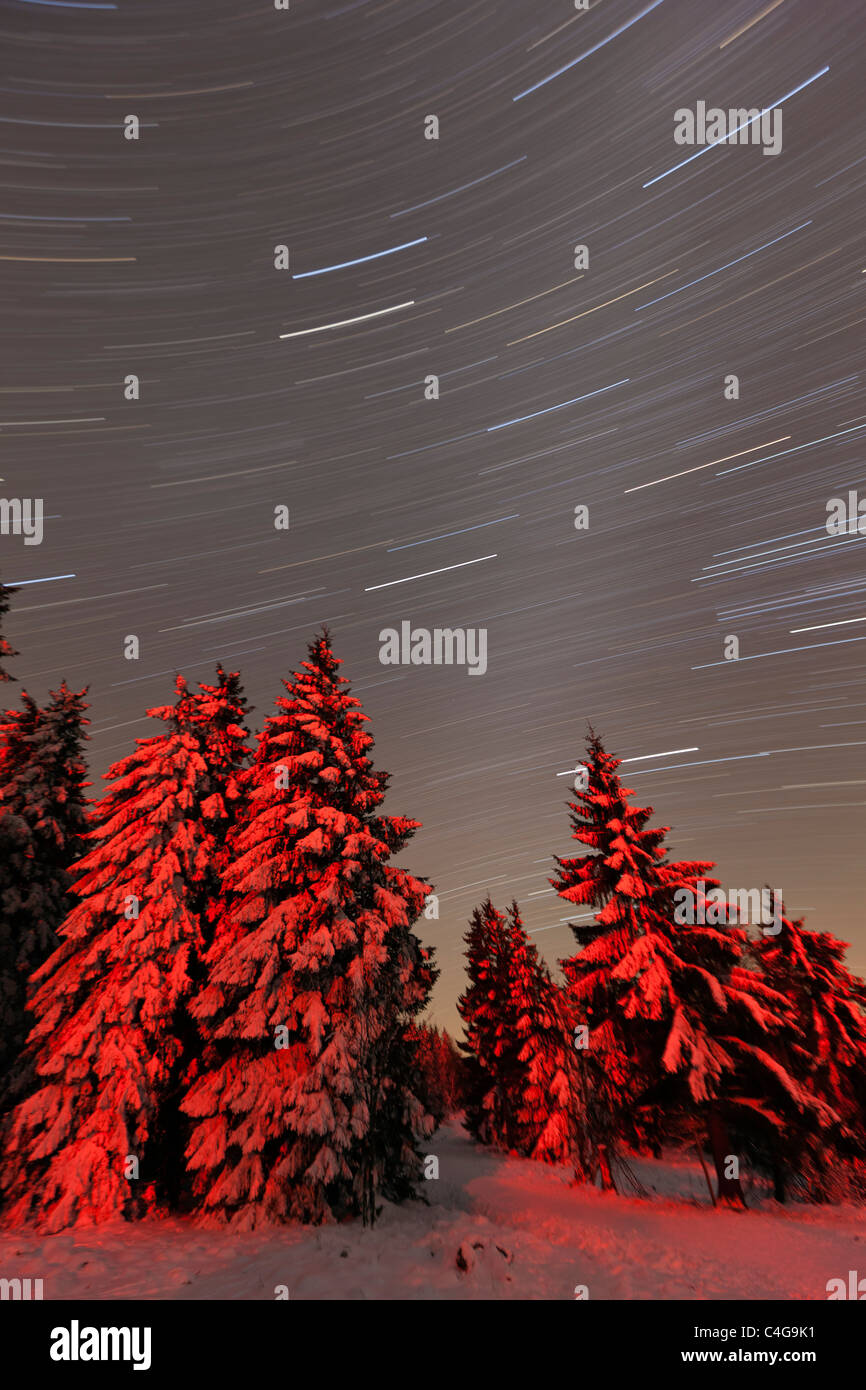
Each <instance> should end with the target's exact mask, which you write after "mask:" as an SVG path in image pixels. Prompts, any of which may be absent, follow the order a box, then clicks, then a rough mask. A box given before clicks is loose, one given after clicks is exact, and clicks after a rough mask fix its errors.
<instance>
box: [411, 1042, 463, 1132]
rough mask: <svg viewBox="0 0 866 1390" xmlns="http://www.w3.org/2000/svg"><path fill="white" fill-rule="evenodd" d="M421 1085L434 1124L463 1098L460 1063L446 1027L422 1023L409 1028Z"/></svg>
mask: <svg viewBox="0 0 866 1390" xmlns="http://www.w3.org/2000/svg"><path fill="white" fill-rule="evenodd" d="M409 1039H410V1041H411V1042H412V1043H413V1044H414V1048H415V1056H416V1059H417V1063H418V1067H419V1069H420V1072H421V1077H422V1081H423V1087H424V1094H423V1099H424V1104H425V1107H426V1109H427V1110H428V1112H429V1113H430V1114H431V1115H432V1116H433V1118H434V1120H435V1121H436V1123H437V1124H441V1122H442V1121H443V1120H444V1119H446V1118H447V1116H449V1115H451V1114H453V1113H454V1111H455V1110H457V1109H458V1108H459V1106H460V1104H461V1101H462V1095H463V1090H462V1063H461V1060H460V1054H459V1052H458V1051H457V1048H456V1047H455V1045H454V1041H453V1039H452V1038H451V1036H450V1034H449V1033H448V1032H447V1030H446V1029H444V1028H442V1029H440V1028H436V1027H434V1026H433V1025H432V1024H429V1023H422V1024H418V1025H417V1026H413V1027H411V1028H410V1029H409Z"/></svg>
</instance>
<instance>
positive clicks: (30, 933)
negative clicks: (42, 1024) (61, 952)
mask: <svg viewBox="0 0 866 1390" xmlns="http://www.w3.org/2000/svg"><path fill="white" fill-rule="evenodd" d="M84 694H85V692H84V691H83V690H82V691H73V690H70V689H69V687H68V686H67V685H66V682H65V681H64V682H63V684H62V685H61V686H60V688H59V690H55V691H52V692H51V698H50V701H49V703H48V705H47V706H46V708H45V709H40V708H39V706H38V705H37V704H36V702H35V700H34V699H33V698H32V697H31V696H30V695H29V694H28V693H27V691H26V690H25V691H22V695H21V708H20V709H13V710H8V711H7V712H6V715H5V718H4V719H3V722H2V724H0V1099H2V1103H3V1104H4V1105H5V1104H8V1103H9V1100H10V1097H11V1094H12V1093H15V1094H17V1093H18V1091H19V1090H20V1087H21V1085H22V1084H23V1072H22V1070H21V1068H20V1066H19V1065H18V1059H19V1058H20V1054H21V1050H22V1047H23V1044H24V1039H25V1037H26V1035H27V1032H28V1030H29V1027H30V1024H31V1023H32V1019H28V1016H27V1013H26V1008H25V996H26V986H27V981H28V979H29V977H30V976H31V975H32V973H33V972H34V970H36V969H37V968H38V967H39V966H40V965H41V964H42V963H43V961H45V960H46V959H47V958H48V956H49V955H50V954H51V952H52V951H53V950H55V948H56V947H57V944H58V938H57V929H58V928H59V926H60V923H61V922H62V921H63V919H64V917H65V916H66V913H67V912H68V911H69V909H70V907H71V906H72V897H71V896H70V884H71V875H70V867H71V865H72V863H73V862H74V861H75V860H76V859H77V858H78V857H79V855H80V853H81V850H82V845H83V840H82V836H83V834H84V831H85V828H86V811H85V797H84V789H85V787H87V786H89V785H90V784H89V783H88V782H87V781H86V780H85V777H86V768H85V765H84V761H83V756H82V746H83V742H84V739H85V738H86V734H85V732H84V726H85V725H86V724H88V723H89V720H87V719H86V718H85V717H84V711H85V709H86V708H87V706H86V705H85V703H84Z"/></svg>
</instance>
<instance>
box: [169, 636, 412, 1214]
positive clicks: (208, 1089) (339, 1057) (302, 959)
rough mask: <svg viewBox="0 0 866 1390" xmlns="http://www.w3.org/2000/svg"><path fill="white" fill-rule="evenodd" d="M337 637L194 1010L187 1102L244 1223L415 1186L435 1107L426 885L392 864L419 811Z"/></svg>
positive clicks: (294, 735)
mask: <svg viewBox="0 0 866 1390" xmlns="http://www.w3.org/2000/svg"><path fill="white" fill-rule="evenodd" d="M339 664H340V663H339V661H338V660H337V658H336V657H335V656H334V654H333V651H332V649H331V642H330V638H329V636H328V635H327V633H325V634H324V635H323V636H322V637H320V638H317V639H316V640H315V641H314V642H313V643H312V645H311V647H310V649H309V657H308V660H307V661H306V662H305V663H303V667H302V670H301V671H299V672H297V673H295V675H294V678H293V680H292V681H291V682H285V684H286V690H287V695H286V696H285V697H281V698H280V699H279V700H278V701H277V710H278V712H277V713H276V714H275V715H273V716H271V717H270V718H269V719H268V720H267V722H266V726H265V729H264V731H263V733H262V735H261V737H260V741H259V745H258V749H257V752H256V756H255V760H254V765H253V767H252V769H251V772H250V775H249V779H248V788H247V793H248V795H247V802H246V807H245V812H244V816H243V819H242V821H241V822H240V823H239V825H238V827H237V829H236V831H235V833H234V834H233V836H232V839H231V842H230V846H229V848H230V855H231V862H230V864H229V867H228V868H227V870H226V873H225V875H224V896H223V911H222V914H221V916H220V919H219V922H218V925H217V931H216V935H215V938H214V942H213V945H212V947H211V950H210V952H209V954H208V959H207V968H208V977H207V982H206V984H205V986H204V987H203V989H202V990H201V991H200V993H199V995H198V997H197V999H196V1000H195V1002H194V1005H193V1013H194V1015H195V1017H196V1019H197V1020H198V1023H199V1026H200V1029H201V1033H202V1038H203V1043H204V1046H205V1048H206V1056H207V1058H208V1065H207V1068H206V1069H205V1071H204V1073H203V1074H202V1076H201V1077H199V1078H198V1079H197V1080H196V1082H195V1083H194V1085H193V1086H192V1087H191V1089H190V1092H189V1094H188V1096H187V1098H186V1100H185V1102H184V1108H185V1110H186V1111H187V1113H188V1114H189V1115H190V1116H191V1117H192V1118H193V1120H194V1127H193V1132H192V1136H191V1139H190V1143H189V1147H188V1163H189V1167H190V1169H191V1170H192V1172H193V1174H194V1175H195V1179H196V1190H197V1193H198V1196H199V1200H200V1204H201V1208H202V1210H203V1212H204V1213H205V1214H208V1215H210V1216H211V1217H213V1218H215V1219H217V1220H219V1221H230V1222H232V1223H233V1224H235V1225H238V1226H242V1227H252V1226H256V1225H259V1224H262V1223H265V1222H270V1221H279V1220H284V1219H287V1218H297V1219H301V1220H305V1221H311V1222H319V1221H323V1220H328V1219H331V1218H334V1217H340V1216H343V1215H345V1214H350V1213H356V1212H360V1213H361V1215H362V1216H363V1218H364V1220H365V1221H367V1222H370V1221H372V1220H373V1219H374V1216H375V1200H376V1194H377V1193H379V1192H381V1193H383V1194H384V1195H385V1196H397V1197H399V1196H402V1195H404V1194H405V1192H406V1190H407V1187H409V1186H411V1183H412V1181H413V1180H414V1178H415V1176H416V1175H417V1174H418V1172H419V1162H418V1155H417V1151H416V1148H415V1143H416V1139H417V1137H419V1136H420V1135H421V1134H423V1133H425V1132H429V1128H430V1124H431V1121H430V1117H428V1116H426V1115H425V1114H424V1113H423V1108H422V1106H421V1105H420V1102H419V1100H418V1098H417V1094H416V1092H415V1091H414V1090H413V1077H414V1073H415V1065H414V1057H413V1056H412V1053H411V1049H410V1048H409V1047H408V1046H407V1041H406V1030H407V1027H408V1025H409V1024H410V1023H411V1022H412V1020H413V1018H415V1016H416V1015H417V1014H418V1013H419V1012H420V1011H421V1010H422V1009H423V1007H424V1005H425V1003H426V999H427V995H428V993H429V989H430V986H431V984H432V981H433V978H434V975H435V971H434V969H433V966H432V961H431V957H430V953H429V952H427V951H425V950H424V948H423V947H422V946H421V944H420V942H419V941H418V938H417V937H416V936H415V935H414V933H413V932H412V930H411V927H412V923H413V922H414V921H415V920H416V918H417V917H418V915H419V914H420V912H421V910H422V908H423V906H424V900H425V897H426V895H427V893H428V891H429V889H428V885H427V884H425V883H423V882H422V881H421V880H419V879H417V878H414V877H412V875H410V874H408V873H406V872H405V871H404V870H402V869H399V868H396V867H395V866H393V865H391V864H390V863H389V860H390V858H391V856H392V855H393V854H394V853H397V852H399V851H400V850H401V849H402V848H403V846H404V844H405V843H406V842H407V841H408V839H409V838H410V836H411V835H412V834H413V832H414V830H415V829H416V827H417V824H418V823H417V822H416V821H410V820H407V819H405V818H402V817H387V816H380V815H378V814H377V812H378V807H379V806H380V804H381V802H382V801H383V799H384V796H385V791H386V787H387V781H388V778H387V774H385V773H381V772H377V771H376V770H375V769H374V768H373V766H372V763H371V761H370V758H369V757H368V753H369V751H370V749H371V747H372V742H373V740H372V737H371V736H370V734H369V733H368V732H367V731H366V729H365V727H364V725H365V723H366V720H367V716H366V715H364V714H363V713H362V712H361V709H360V703H359V701H358V700H357V699H355V698H354V697H352V696H351V695H350V694H349V682H348V681H347V680H345V679H344V678H342V677H341V676H340V675H339V670H338V668H339Z"/></svg>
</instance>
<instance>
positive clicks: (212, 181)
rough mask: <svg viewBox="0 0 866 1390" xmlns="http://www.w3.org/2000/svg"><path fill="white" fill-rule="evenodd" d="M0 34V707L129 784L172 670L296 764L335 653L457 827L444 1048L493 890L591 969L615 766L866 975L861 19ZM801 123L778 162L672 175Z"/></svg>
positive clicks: (114, 26)
mask: <svg viewBox="0 0 866 1390" xmlns="http://www.w3.org/2000/svg"><path fill="white" fill-rule="evenodd" d="M0 32H2V49H3V53H4V63H3V76H2V103H0V126H2V130H0V140H2V149H3V155H2V182H3V186H4V196H3V199H2V209H3V212H2V215H0V279H2V301H3V319H4V338H5V352H4V361H3V368H4V370H3V373H2V401H0V433H2V437H3V438H2V445H3V448H2V467H0V473H2V479H3V481H2V486H0V492H2V495H3V496H4V497H6V498H14V497H18V498H24V497H42V498H43V499H44V507H45V514H46V521H45V536H44V541H43V543H42V544H41V546H28V545H25V544H24V540H23V538H22V537H20V536H15V535H7V536H2V537H0V573H2V577H3V579H4V581H5V582H6V583H14V582H16V581H21V582H23V583H26V587H22V588H21V590H20V591H19V593H18V594H17V595H16V596H15V598H14V600H13V612H12V614H11V617H10V620H9V623H8V629H7V636H8V637H9V639H10V640H11V641H12V643H13V645H14V646H15V647H17V648H18V649H19V651H20V652H21V655H20V656H19V657H18V658H17V659H15V660H14V661H10V662H9V663H7V665H8V667H9V669H10V671H11V672H12V673H13V674H14V675H15V676H16V677H17V679H18V680H19V681H20V682H21V683H22V684H23V685H25V686H26V687H27V688H28V689H29V690H31V692H32V693H33V694H34V695H35V696H36V697H37V698H43V697H44V696H45V694H46V692H47V690H48V688H49V687H51V686H56V685H57V684H58V683H59V682H60V680H61V679H62V678H63V677H66V678H67V679H68V680H69V682H70V683H71V684H74V685H76V686H82V685H85V684H87V685H89V687H90V696H89V698H90V701H91V704H92V709H91V711H90V716H91V719H92V721H93V722H92V727H91V735H92V741H91V743H90V745H89V755H90V759H91V765H92V770H93V773H94V774H95V775H97V780H98V774H101V773H102V772H104V771H105V770H106V768H107V767H108V766H109V764H110V763H111V762H112V761H114V760H115V759H116V758H118V757H120V756H122V755H124V754H125V753H126V752H128V751H130V749H131V747H132V741H133V739H134V738H135V737H136V736H144V735H146V734H148V733H150V732H152V730H151V728H149V726H148V722H147V720H146V719H145V717H144V711H145V709H146V708H147V707H149V706H153V705H160V704H163V703H166V702H169V701H170V699H171V697H172V689H173V674H174V672H175V671H177V670H181V671H183V672H184V674H185V675H186V676H187V677H188V678H189V679H190V680H196V679H202V680H204V679H208V678H209V676H210V674H211V673H212V671H213V667H214V664H215V662H216V661H217V660H218V659H220V660H222V661H223V663H225V664H226V665H227V666H229V667H231V668H236V667H239V668H240V669H241V671H242V673H243V676H244V680H245V684H246V688H247V693H248V696H249V698H250V700H251V702H252V703H253V705H254V706H255V707H256V713H255V714H254V715H253V725H254V727H256V728H258V727H260V725H261V721H262V720H263V718H264V717H265V715H266V714H267V713H269V712H270V711H271V709H272V705H273V701H274V699H275V697H276V696H277V695H278V694H280V693H282V687H281V684H280V678H281V677H282V676H284V675H288V674H289V672H290V671H291V670H292V669H294V668H296V667H297V665H298V664H299V662H300V661H301V660H302V659H303V656H304V653H305V647H306V643H307V641H308V640H309V638H310V637H311V636H312V634H313V633H314V631H315V630H316V628H317V626H318V625H320V624H321V623H322V622H327V623H328V624H329V625H330V627H331V628H332V631H333V635H334V643H335V648H336V651H337V654H338V655H340V656H342V657H343V658H344V663H345V664H344V668H343V669H344V672H345V673H346V674H347V675H348V676H349V677H350V678H351V679H352V681H353V685H354V689H355V692H356V693H357V694H358V695H359V696H360V698H361V699H362V701H363V704H364V707H365V709H366V711H367V712H368V713H369V714H370V715H371V716H372V725H371V727H372V730H373V733H374V735H375V737H376V763H377V765H378V766H380V767H385V768H388V769H389V770H390V771H391V772H392V774H393V781H392V791H391V794H390V796H389V799H388V802H387V803H386V807H387V809H388V810H390V811H391V812H393V813H398V812H399V813H405V814H409V815H412V816H414V817H416V818H417V819H419V820H420V821H422V822H423V827H424V828H423V830H421V831H419V832H418V835H417V836H416V839H415V841H414V843H413V845H412V846H411V847H410V849H409V851H408V852H407V853H406V854H404V856H403V857H402V862H404V863H405V864H406V865H407V867H409V868H411V869H414V870H415V871H416V872H420V873H422V874H425V875H426V876H428V877H429V878H430V879H431V880H432V882H433V883H434V885H435V887H436V890H437V892H438V893H439V895H440V902H441V907H440V919H439V921H438V922H433V921H431V922H424V921H422V922H421V924H420V928H419V930H420V933H421V935H422V936H423V937H424V939H425V940H427V941H428V942H432V943H434V944H435V945H436V946H437V947H438V951H439V963H440V966H441V967H442V977H441V980H440V982H439V984H438V986H437V989H436V992H435V996H434V1006H435V1007H434V1013H435V1016H436V1018H437V1019H438V1021H440V1022H443V1023H446V1024H447V1025H448V1026H449V1027H451V1028H452V1029H453V1028H455V1026H456V1022H457V1020H456V1014H455V1010H454V1004H455V1001H456V997H457V995H458V993H459V992H460V989H461V988H462V985H463V974H462V944H461V938H462V934H463V931H464V930H465V925H466V919H467V917H468V914H469V912H470V911H471V909H472V907H473V906H474V905H475V904H476V903H477V902H478V901H480V899H481V898H482V897H483V896H484V894H485V893H486V892H487V891H488V889H489V890H490V892H491V894H492V896H493V898H494V901H495V902H496V903H497V904H498V905H499V906H500V907H504V906H505V905H506V904H507V903H508V902H509V901H510V899H511V897H512V896H516V897H517V898H518V901H519V902H520V904H521V908H522V910H523V913H524V918H525V922H526V925H527V927H528V929H529V930H530V931H531V932H532V933H533V934H534V938H533V939H534V940H535V941H536V942H537V943H538V945H539V948H540V949H541V950H542V951H543V953H544V955H545V957H546V958H547V959H548V960H549V961H550V962H551V963H553V962H555V960H556V959H557V958H558V957H561V956H563V955H568V954H570V953H571V951H572V949H573V938H572V935H571V933H570V931H569V930H568V927H567V925H566V923H567V921H568V920H569V915H568V914H567V913H566V911H565V909H566V907H567V904H565V903H564V902H562V901H561V900H559V899H558V898H557V897H556V896H555V895H554V894H553V893H552V890H550V888H549V887H548V883H547V878H548V875H549V873H550V872H551V860H550V856H551V855H552V854H554V853H559V854H568V853H571V852H572V850H575V851H576V852H579V850H578V847H577V846H576V845H574V842H572V841H571V840H570V836H569V827H568V817H567V810H566V806H565V801H566V797H567V794H568V789H569V786H570V781H571V779H570V778H567V777H562V776H560V777H557V774H558V773H562V772H565V771H566V770H568V769H569V768H573V767H574V766H575V763H576V762H577V760H578V759H579V757H580V753H581V749H582V746H583V738H584V734H585V730H586V724H587V721H591V722H592V723H593V725H594V726H595V727H596V729H597V730H598V732H599V733H600V734H601V735H602V737H603V738H604V740H605V743H606V745H607V747H608V748H609V750H610V751H612V752H614V753H616V754H617V756H619V757H621V758H623V759H635V760H637V761H634V762H626V764H625V767H624V768H623V770H622V772H623V775H625V774H628V776H627V777H626V782H627V785H631V786H633V787H634V788H635V791H636V793H637V795H638V797H639V799H640V801H641V802H642V803H646V802H649V803H651V804H653V805H654V806H655V807H656V813H657V814H656V821H657V822H660V823H662V824H667V825H671V826H672V827H674V830H673V832H672V834H671V836H670V843H671V845H672V847H673V849H674V851H675V852H676V853H677V854H680V855H682V856H683V857H694V858H708V859H714V860H716V861H717V863H718V865H719V870H718V873H719V876H720V877H721V879H722V881H723V883H724V884H725V886H727V887H742V888H749V887H760V886H761V885H763V884H765V883H766V884H769V885H770V886H772V887H774V888H779V889H781V890H782V892H783V894H784V898H785V903H786V907H787V909H788V910H789V914H800V913H805V915H806V920H807V924H808V925H809V926H811V927H813V928H816V929H824V930H830V931H833V932H835V933H836V934H838V935H840V936H842V937H843V939H845V940H848V941H851V942H853V950H852V953H851V957H850V960H851V963H852V965H853V967H854V968H855V969H857V970H858V971H859V972H861V973H863V972H864V971H866V920H864V911H863V906H862V896H863V895H862V889H863V872H862V864H863V857H864V856H863V844H864V838H863V835H864V817H863V808H864V806H866V796H864V788H866V758H864V750H866V667H864V653H866V648H864V646H863V643H864V642H866V573H864V564H863V561H864V557H866V551H864V549H863V546H864V541H866V537H861V536H859V535H857V534H855V535H850V536H848V535H846V536H842V537H835V538H831V537H830V536H829V535H828V534H827V531H826V529H825V521H826V517H827V502H828V499H830V498H832V497H834V496H843V497H847V493H848V491H849V490H852V489H857V488H858V486H859V488H860V490H861V495H864V490H866V476H864V475H866V469H864V467H863V464H862V462H861V459H862V456H863V440H864V437H866V436H864V431H866V413H864V410H866V407H864V402H863V393H862V384H861V366H860V361H859V354H858V349H859V348H861V346H862V343H863V336H864V335H863V323H864V318H866V314H864V313H861V308H862V307H863V306H862V297H863V294H864V289H866V256H864V252H863V249H862V244H861V245H859V246H858V243H862V230H863V213H864V200H863V187H864V183H866V143H864V139H863V131H864V119H863V118H864V100H863V90H864V76H863V66H864V44H863V43H862V36H863V35H864V32H866V11H864V8H863V5H862V0H829V3H822V4H821V5H820V6H816V5H815V4H813V3H809V2H808V0H775V3H768V4H765V3H763V0H723V3H711V2H710V0H655V3H654V4H642V2H641V0H597V3H595V4H594V5H593V6H592V8H591V10H590V11H589V12H588V13H581V12H579V11H576V10H575V9H574V6H573V3H572V0H491V2H490V3H481V4H478V3H469V2H468V0H384V3H377V0H360V2H359V0H356V3H351V4H339V3H335V4H328V3H324V0H323V2H322V3H317V0H309V2H307V0H292V3H291V8H290V9H289V10H288V11H279V10H275V9H274V7H273V5H272V4H269V3H266V0H208V3H201V2H200V0H147V3H144V4H143V3H134V0H120V2H119V3H118V4H117V5H116V6H115V5H111V4H101V5H99V4H90V5H87V4H83V3H82V4H71V3H68V4H63V5H61V4H59V3H56V4H53V3H47V0H39V3H37V2H36V0H11V3H5V4H4V5H3V7H2V10H0ZM827 68H828V69H829V70H828V71H822V70H823V69H827ZM798 88H799V89H800V90H798V91H797V92H796V94H794V95H792V96H790V98H789V99H787V100H785V101H784V102H783V105H782V108H781V110H782V114H783V147H782V150H781V153H779V154H778V155H775V156H769V155H765V154H764V153H763V150H762V148H761V146H760V145H759V144H749V145H744V144H738V145H736V146H732V145H717V146H715V147H707V146H695V147H692V148H688V147H684V146H678V145H677V144H675V143H674V128H675V121H674V112H675V111H676V110H677V109H678V108H681V107H692V108H694V107H695V106H696V103H698V102H699V101H704V102H706V103H707V104H708V105H711V106H713V105H715V106H718V107H721V108H723V109H725V110H727V109H729V108H739V107H745V108H754V107H763V106H769V105H770V104H771V103H774V102H777V101H778V100H779V99H780V98H782V97H785V96H786V94H788V93H791V92H793V91H794V89H798ZM129 115H136V116H137V117H138V118H139V121H140V131H139V138H138V140H130V139H126V138H125V136H124V121H125V118H126V117H127V116H129ZM433 115H435V116H436V117H437V118H438V121H439V138H438V140H434V139H427V138H425V122H426V118H427V117H429V116H433ZM427 126H428V128H429V122H427ZM699 151H700V153H699ZM692 156H697V157H694V158H692ZM683 161H688V162H687V163H685V164H684V165H683V167H681V168H678V169H674V166H675V165H678V164H682V163H683ZM660 175H664V177H661V178H660V177H658V176H660ZM647 185H649V186H647ZM282 244H285V245H286V246H287V247H288V248H289V269H288V270H278V269H276V268H275V265H274V256H275V253H274V248H275V247H276V246H278V245H282ZM577 245H585V246H586V247H588V252H589V261H588V266H587V267H586V268H585V269H583V270H580V269H576V268H575V246H577ZM347 262H349V263H353V264H346V263H347ZM313 271H318V272H322V273H320V274H310V272H313ZM346 320H357V321H356V322H353V323H346V322H345V321H346ZM334 324H337V325H341V326H337V327H333V326H330V325H334ZM313 330H316V331H313ZM288 334H290V335H294V336H290V337H283V336H281V335H288ZM731 373H733V374H736V375H737V376H738V377H739V382H740V395H739V399H738V400H727V399H725V395H724V384H725V377H726V376H727V375H728V374H731ZM129 374H135V375H137V376H138V377H139V378H140V399H139V400H137V401H135V400H125V399H124V379H125V378H126V377H127V376H128V375H129ZM431 374H435V375H436V376H438V378H439V393H440V394H439V399H438V400H435V399H434V400H428V399H425V380H426V378H428V376H430V375H431ZM673 475H675V476H673ZM662 480H663V481H662ZM650 484H651V486H650ZM581 505H583V506H586V507H588V508H589V526H588V529H585V530H577V529H575V508H576V507H578V506H581ZM278 506H287V507H288V508H289V511H290V527H289V529H288V531H277V530H276V529H275V526H274V515H275V512H274V509H275V508H276V507H278ZM58 576H59V577H58ZM416 576H420V577H416ZM401 580H405V581H406V582H401V583H398V582H396V581H401ZM403 621H409V622H411V623H412V625H413V627H426V628H429V629H433V628H436V627H452V628H454V627H463V628H466V627H474V628H478V627H484V628H486V629H487V632H488V666H487V671H486V673H485V674H484V675H481V676H471V675H469V674H468V671H467V669H466V668H465V667H463V668H461V667H451V668H447V667H432V666H417V667H415V666H384V665H382V664H381V663H380V660H379V648H380V641H379V633H380V631H381V630H382V629H383V628H385V627H389V626H394V627H399V626H400V624H401V622H403ZM131 634H135V635H136V636H138V638H139V639H140V659H139V660H138V661H130V660H126V659H125V658H124V654H123V652H124V639H125V637H127V636H128V635H131ZM729 635H736V636H738V638H739V642H740V657H741V659H740V661H738V662H734V661H727V660H725V659H724V644H725V639H726V638H727V637H728V636H729ZM7 689H8V687H7ZM678 750H687V751H678ZM662 754H663V755H664V756H659V755H662ZM570 919H571V920H574V919H575V914H573V913H572V914H571V918H570Z"/></svg>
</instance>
